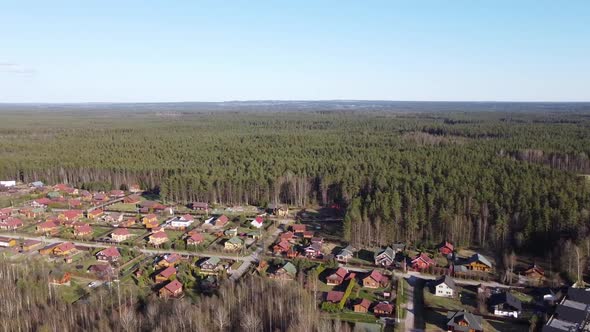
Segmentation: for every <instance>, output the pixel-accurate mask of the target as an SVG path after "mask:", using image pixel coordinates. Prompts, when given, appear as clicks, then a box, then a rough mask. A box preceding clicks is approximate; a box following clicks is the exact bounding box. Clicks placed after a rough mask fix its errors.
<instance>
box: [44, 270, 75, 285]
mask: <svg viewBox="0 0 590 332" xmlns="http://www.w3.org/2000/svg"><path fill="white" fill-rule="evenodd" d="M47 279H48V281H49V284H51V285H69V284H70V280H71V279H72V275H71V274H70V272H64V271H61V270H51V271H49V276H48V278H47Z"/></svg>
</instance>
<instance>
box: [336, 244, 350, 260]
mask: <svg viewBox="0 0 590 332" xmlns="http://www.w3.org/2000/svg"><path fill="white" fill-rule="evenodd" d="M353 254H354V248H353V247H352V246H351V245H347V246H346V247H345V248H344V249H342V250H340V251H339V252H338V254H336V260H338V261H339V262H348V260H349V259H351V258H353Z"/></svg>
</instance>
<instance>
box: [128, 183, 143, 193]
mask: <svg viewBox="0 0 590 332" xmlns="http://www.w3.org/2000/svg"><path fill="white" fill-rule="evenodd" d="M129 191H130V192H132V193H134V194H136V193H140V192H142V190H141V186H140V185H139V184H137V183H134V184H132V185H130V186H129Z"/></svg>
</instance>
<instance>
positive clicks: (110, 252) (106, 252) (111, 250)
mask: <svg viewBox="0 0 590 332" xmlns="http://www.w3.org/2000/svg"><path fill="white" fill-rule="evenodd" d="M96 255H97V256H105V257H120V256H121V253H120V252H119V249H117V247H108V248H106V249H103V250H101V251H99V252H97V253H96Z"/></svg>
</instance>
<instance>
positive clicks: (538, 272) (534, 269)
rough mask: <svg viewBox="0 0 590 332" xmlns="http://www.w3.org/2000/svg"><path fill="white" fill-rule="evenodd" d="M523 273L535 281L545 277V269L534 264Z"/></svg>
mask: <svg viewBox="0 0 590 332" xmlns="http://www.w3.org/2000/svg"><path fill="white" fill-rule="evenodd" d="M523 274H524V275H525V277H527V278H528V279H529V280H532V281H537V282H541V281H543V279H544V278H545V270H544V269H543V268H541V267H540V266H538V265H536V264H534V265H533V266H531V267H530V268H528V269H526V270H525V271H524V272H523Z"/></svg>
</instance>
